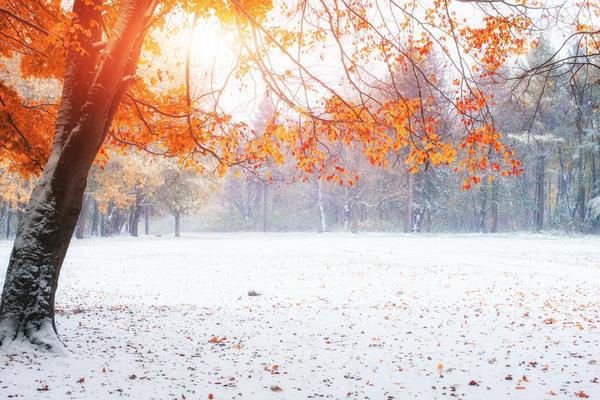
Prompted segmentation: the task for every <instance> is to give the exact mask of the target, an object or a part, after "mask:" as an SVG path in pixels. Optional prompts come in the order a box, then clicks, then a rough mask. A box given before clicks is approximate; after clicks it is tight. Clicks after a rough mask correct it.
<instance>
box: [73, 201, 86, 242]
mask: <svg viewBox="0 0 600 400" xmlns="http://www.w3.org/2000/svg"><path fill="white" fill-rule="evenodd" d="M88 207H89V199H87V200H86V199H84V200H83V206H82V207H81V212H80V214H79V218H78V219H77V226H76V228H75V238H77V239H83V237H84V236H85V225H86V221H87V210H88Z"/></svg>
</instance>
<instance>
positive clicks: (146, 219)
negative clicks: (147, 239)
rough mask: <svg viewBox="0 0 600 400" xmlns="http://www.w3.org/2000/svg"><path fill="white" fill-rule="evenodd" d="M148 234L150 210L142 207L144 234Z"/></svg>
mask: <svg viewBox="0 0 600 400" xmlns="http://www.w3.org/2000/svg"><path fill="white" fill-rule="evenodd" d="M149 233H150V210H149V207H148V206H145V207H144V234H145V235H148V234H149Z"/></svg>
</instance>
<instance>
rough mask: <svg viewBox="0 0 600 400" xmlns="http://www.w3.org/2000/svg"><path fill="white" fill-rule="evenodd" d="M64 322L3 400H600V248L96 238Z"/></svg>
mask: <svg viewBox="0 0 600 400" xmlns="http://www.w3.org/2000/svg"><path fill="white" fill-rule="evenodd" d="M9 252H10V243H9V242H7V241H4V242H0V264H1V266H2V272H1V273H0V282H1V281H3V274H4V268H5V266H6V264H7V262H8V255H9ZM251 290H253V291H256V292H258V294H260V295H259V296H249V295H248V292H249V291H251ZM57 308H58V316H57V325H58V327H59V331H60V333H61V335H62V339H63V340H64V342H65V343H66V345H67V346H68V350H69V352H70V355H68V356H57V355H52V354H40V353H31V352H22V347H20V346H18V345H14V346H13V347H12V348H9V349H5V350H3V351H2V352H0V357H1V360H2V362H1V364H0V399H6V398H17V399H21V398H22V399H28V400H29V399H112V398H131V399H142V400H146V399H160V400H165V399H211V398H214V399H215V400H219V399H249V400H269V399H286V400H288V399H322V398H329V399H382V400H389V399H399V400H404V399H444V398H461V399H477V400H480V399H486V400H487V399H553V398H554V399H569V398H589V399H600V239H599V238H592V237H587V238H586V237H576V238H571V237H557V236H531V235H519V236H503V235H499V236H480V235H447V236H443V235H435V236H434V235H431V236H430V235H419V236H415V235H392V234H385V235H384V234H365V235H358V236H354V235H350V234H322V235H317V234H282V235H276V234H272V235H263V234H210V235H198V236H193V237H192V236H188V237H184V238H181V239H174V238H166V237H163V238H158V237H147V238H142V239H132V238H118V239H93V240H92V239H88V240H84V241H75V242H74V245H73V246H72V248H71V250H70V252H69V254H68V256H67V260H66V262H65V266H64V267H63V273H62V277H61V286H60V289H59V293H58V299H57ZM588 396H589V397H588Z"/></svg>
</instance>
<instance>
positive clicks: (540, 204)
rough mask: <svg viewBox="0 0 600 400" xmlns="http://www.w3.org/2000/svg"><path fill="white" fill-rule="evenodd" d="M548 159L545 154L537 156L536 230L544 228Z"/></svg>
mask: <svg viewBox="0 0 600 400" xmlns="http://www.w3.org/2000/svg"><path fill="white" fill-rule="evenodd" d="M545 169H546V160H545V157H544V155H543V154H540V155H538V156H537V159H536V163H535V210H534V221H533V222H534V226H535V230H536V231H541V230H543V229H544V197H545V192H544V181H545V179H544V172H545Z"/></svg>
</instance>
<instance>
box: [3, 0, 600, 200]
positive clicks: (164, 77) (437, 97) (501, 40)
mask: <svg viewBox="0 0 600 400" xmlns="http://www.w3.org/2000/svg"><path fill="white" fill-rule="evenodd" d="M62 3H63V2H61V1H59V0H35V1H28V2H25V3H23V2H14V1H12V0H1V1H0V32H1V33H2V36H3V37H4V39H3V40H2V41H1V42H0V57H1V58H2V59H1V61H0V68H1V70H0V74H2V76H3V77H5V79H3V80H2V82H1V83H0V145H1V146H2V153H1V156H0V168H2V169H4V170H6V171H8V172H11V173H15V172H18V173H20V174H22V175H24V176H26V177H27V176H29V175H31V174H34V175H36V174H38V173H39V172H40V171H41V168H42V167H43V165H44V163H45V161H46V159H47V157H48V153H49V148H50V144H51V142H52V137H53V134H54V124H55V119H56V113H57V109H58V104H57V102H58V101H59V100H58V99H59V98H60V95H59V89H58V88H59V87H60V84H61V81H62V79H63V77H64V74H65V71H64V68H65V65H64V60H65V57H66V54H67V53H68V52H78V53H80V54H86V52H88V51H90V49H87V48H85V46H84V45H82V43H86V42H87V41H85V40H82V38H89V37H96V36H97V37H99V38H100V40H99V41H97V42H95V43H93V44H92V46H95V47H98V48H101V47H102V45H103V43H102V41H103V38H104V37H105V36H106V32H109V31H110V27H111V26H112V25H113V24H114V22H115V19H116V13H117V12H118V7H117V6H116V5H115V4H114V3H110V2H103V1H100V0H88V3H89V5H91V6H93V7H94V9H95V11H96V15H97V18H96V19H93V20H90V21H80V20H79V17H78V15H77V13H76V12H73V11H70V10H66V9H64V8H63V4H62ZM415 7H416V8H418V7H422V8H423V6H419V5H418V4H416V3H411V2H400V3H395V2H394V3H392V6H391V10H392V11H390V12H389V15H386V14H381V11H379V12H377V11H376V10H377V9H378V3H377V2H376V1H374V0H351V1H338V0H335V1H332V2H328V1H320V2H314V3H313V2H306V1H299V2H293V3H287V2H281V3H271V1H269V0H252V1H250V0H232V1H219V0H211V1H175V0H169V1H162V2H160V4H159V5H158V7H157V10H156V11H155V15H154V16H153V17H152V19H151V23H150V26H148V27H147V31H148V32H147V34H146V39H145V41H144V46H143V49H142V57H141V60H140V62H139V65H138V71H137V73H136V75H135V76H131V77H129V79H130V80H131V82H130V84H129V87H128V92H127V94H126V95H125V96H124V97H123V100H122V102H121V105H120V107H119V109H118V112H117V114H116V116H115V119H114V122H113V123H112V126H111V128H110V131H109V134H108V137H107V140H106V142H105V144H104V147H103V148H102V149H101V151H100V154H99V156H98V158H97V163H98V164H99V165H100V166H102V165H104V164H105V163H106V160H107V159H108V157H109V155H110V154H111V153H114V152H127V151H129V150H130V149H131V148H133V147H136V148H139V149H143V150H145V151H147V152H150V153H153V154H156V155H158V156H162V157H172V158H176V159H178V160H179V162H180V163H181V164H182V165H183V166H184V167H188V168H192V169H195V170H197V171H200V172H204V171H207V172H216V173H218V174H219V175H223V174H224V173H225V172H226V171H227V170H228V169H229V168H231V167H234V168H245V169H249V170H252V171H258V170H259V168H260V167H261V166H262V165H264V164H266V163H274V164H281V163H283V161H284V159H286V158H287V157H291V158H293V159H294V160H295V164H296V166H297V170H298V174H297V178H299V179H303V178H306V177H307V176H310V175H316V176H319V177H323V178H325V179H327V180H334V181H337V182H339V183H344V184H350V185H352V184H353V183H354V182H355V181H356V180H357V179H359V176H357V174H356V172H355V171H353V170H352V165H348V162H347V160H346V159H345V158H344V157H343V155H344V154H345V153H344V150H343V149H344V148H350V149H358V150H360V152H361V153H362V155H363V156H364V157H366V158H367V159H368V160H369V162H370V163H371V164H373V165H375V166H379V167H389V166H390V160H391V159H394V158H397V157H398V155H401V157H403V164H404V168H406V169H408V170H410V171H412V172H415V171H418V170H419V169H422V168H429V167H430V166H441V165H447V166H450V167H451V168H453V170H454V171H456V172H457V173H459V174H461V175H462V176H463V177H464V188H466V189H468V188H470V187H471V186H472V185H473V184H477V183H478V182H479V181H480V180H481V179H482V176H483V175H492V176H493V175H495V174H502V175H518V174H520V173H521V172H522V169H521V165H520V163H519V161H518V160H517V158H516V155H515V154H514V153H513V151H512V150H511V149H510V148H508V147H507V146H506V144H504V142H503V135H502V133H501V132H497V131H496V129H495V126H494V123H493V120H492V119H491V118H490V115H489V107H490V104H491V103H492V102H493V93H492V91H491V89H489V87H487V86H485V85H484V82H485V80H486V79H489V78H490V77H493V76H494V75H495V74H496V72H497V71H498V69H499V68H501V67H502V66H503V65H505V64H506V63H509V62H511V60H514V59H515V57H517V56H518V55H520V54H522V53H523V52H524V51H526V50H527V49H528V48H530V47H531V46H535V45H536V40H535V39H534V38H533V36H531V30H532V29H533V27H532V20H531V17H530V16H529V14H527V12H525V11H526V8H525V5H524V3H523V4H521V3H520V2H517V4H515V5H513V6H506V7H504V8H503V9H502V12H496V13H495V12H489V13H480V14H476V16H475V17H469V18H468V19H465V18H462V17H460V16H459V14H460V13H459V12H458V10H459V9H460V7H463V8H464V7H468V6H466V5H465V4H462V3H456V2H455V1H451V0H436V1H434V2H433V3H432V4H431V5H430V6H429V8H427V7H424V8H423V9H420V10H418V12H411V11H410V10H411V9H412V8H415ZM592 12H593V13H595V15H597V14H598V8H597V7H596V8H595V9H593V10H592ZM391 16H394V17H398V19H397V20H396V23H395V24H394V25H393V26H390V24H389V18H387V17H391ZM215 19H217V20H219V21H220V23H221V24H222V25H223V26H224V27H225V28H224V29H226V30H228V31H229V32H232V34H233V35H234V36H235V38H236V39H235V43H236V46H237V47H236V51H235V56H236V62H235V67H234V68H233V69H232V73H231V75H228V77H227V79H226V80H224V79H221V81H222V82H221V83H222V85H221V86H219V87H214V86H213V85H212V81H211V83H210V84H208V85H207V84H206V82H201V83H194V81H193V78H194V76H191V77H190V61H189V58H190V56H189V52H190V47H189V46H187V45H186V46H175V45H173V41H174V40H175V41H184V42H188V41H191V33H190V32H191V31H192V30H193V27H194V26H196V24H197V23H198V21H207V20H210V21H214V20H215ZM577 29H578V30H579V31H581V32H587V31H591V30H593V29H597V27H593V26H591V25H589V24H587V23H584V22H581V23H580V24H579V25H578V26H577ZM586 40H590V38H589V37H588V36H586ZM594 43H595V42H594ZM190 46H191V45H190ZM332 48H333V50H331V49H332ZM192 49H196V48H195V47H192ZM186 53H187V54H188V56H187V60H186ZM432 57H437V59H438V60H439V62H440V63H441V64H442V67H443V68H444V70H445V72H444V73H445V74H447V76H446V77H445V78H452V79H449V80H448V79H447V80H448V81H451V83H450V84H444V83H443V81H444V77H443V76H436V75H435V74H430V73H428V72H427V69H426V67H425V65H426V64H427V63H428V62H430V60H431V59H432ZM275 58H277V59H279V60H283V61H279V62H275V61H272V59H275ZM306 59H309V60H310V62H308V61H307V62H305V61H304V60H306ZM314 59H316V60H320V61H321V62H323V64H325V65H336V66H337V70H336V73H337V74H338V75H339V76H338V77H336V78H334V79H335V80H336V81H337V82H333V81H332V80H331V77H330V76H326V74H324V73H322V72H323V71H322V70H319V69H318V68H311V67H309V66H310V65H312V64H314V62H313V60H314ZM173 60H177V62H172V61H173ZM376 71H378V72H376ZM248 77H252V78H253V79H255V78H256V77H260V80H261V81H262V83H261V85H263V86H264V87H266V89H265V90H266V93H267V94H268V95H269V96H273V97H274V98H276V99H278V107H277V110H276V111H275V112H274V113H273V116H272V119H271V122H270V123H269V124H267V126H265V127H264V129H262V130H261V131H256V130H255V129H253V128H252V127H251V125H250V124H249V123H248V122H247V120H245V119H244V118H240V116H239V115H238V114H236V113H235V112H230V111H227V110H226V109H225V108H224V107H221V103H222V97H224V96H225V95H224V93H226V92H228V91H229V92H231V91H233V92H234V93H235V92H236V91H243V90H246V89H247V83H245V82H246V80H247V79H248ZM398 78H399V79H401V80H407V79H408V80H411V81H412V82H413V84H414V85H416V86H418V88H417V89H418V90H414V88H413V90H412V91H410V92H407V91H403V90H399V89H398V87H397V86H398V82H395V79H398ZM339 82H342V83H341V84H340V83H339ZM42 84H43V85H46V86H45V87H46V88H47V90H46V91H39V90H37V89H35V87H39V85H42ZM414 85H413V86H414ZM32 86H33V87H34V89H33V90H32V89H31V87H32ZM205 86H206V87H205ZM42 92H43V93H42ZM298 93H300V95H298ZM442 110H443V111H442ZM449 121H450V122H449ZM457 126H458V127H460V129H459V131H460V132H462V134H461V135H460V137H457V136H456V135H451V134H450V129H449V128H451V127H452V128H456V127H457ZM453 131H456V129H453ZM395 165H397V164H395ZM267 176H268V173H267Z"/></svg>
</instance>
